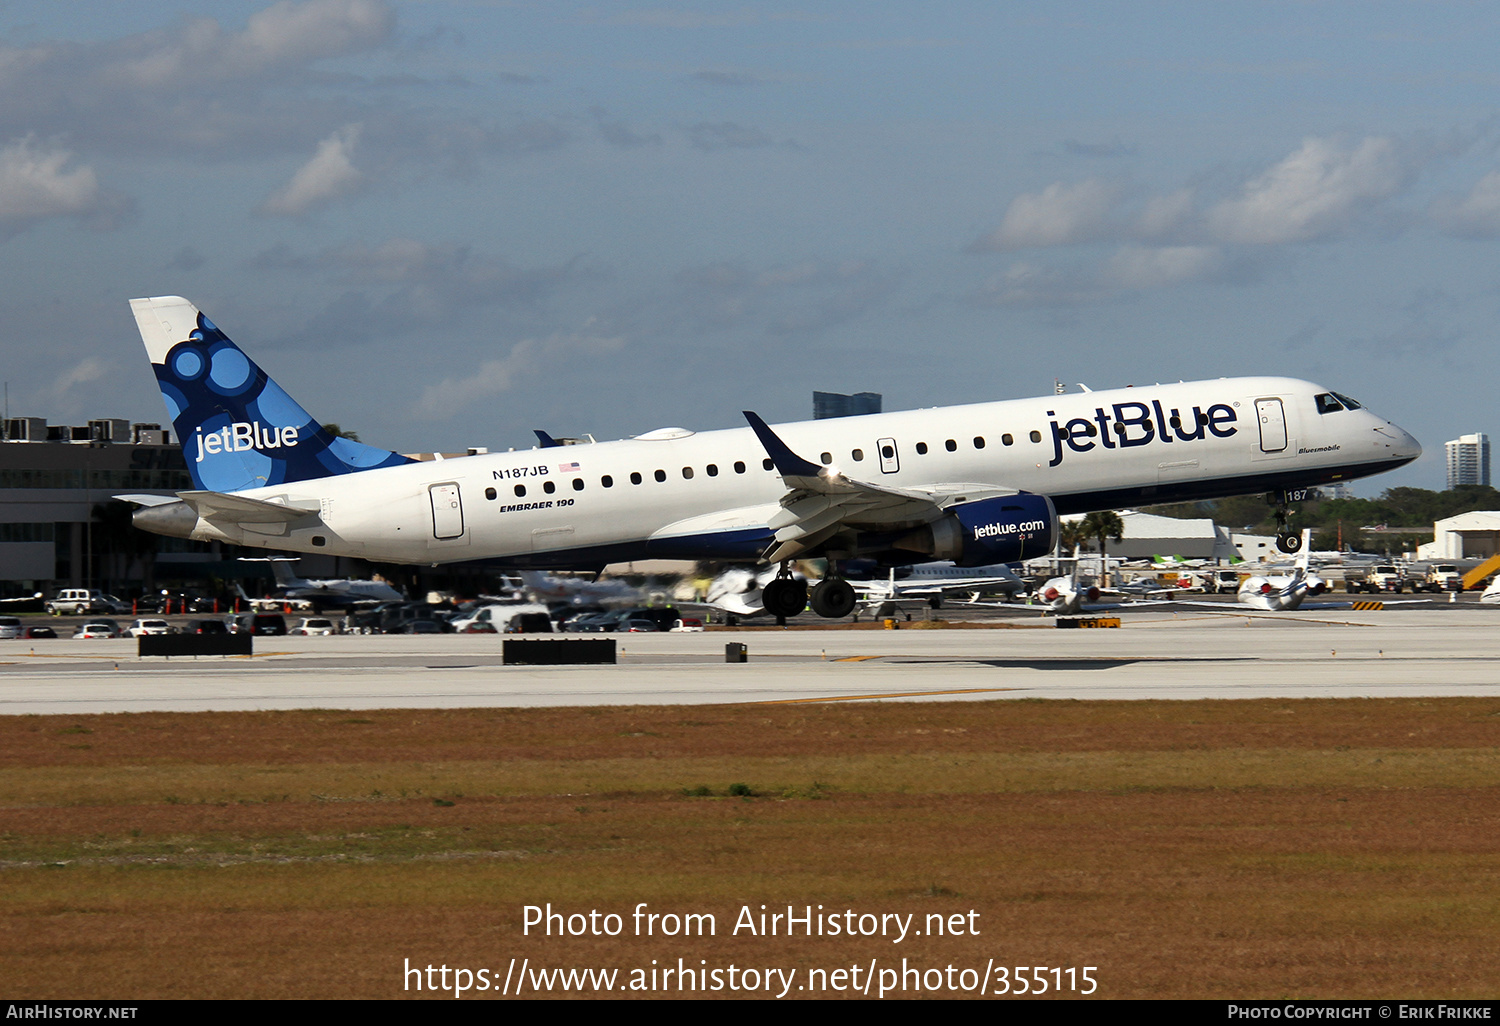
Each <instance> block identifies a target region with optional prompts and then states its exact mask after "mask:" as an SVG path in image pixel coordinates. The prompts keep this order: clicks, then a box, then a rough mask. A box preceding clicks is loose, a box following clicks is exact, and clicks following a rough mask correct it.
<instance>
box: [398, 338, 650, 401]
mask: <svg viewBox="0 0 1500 1026" xmlns="http://www.w3.org/2000/svg"><path fill="white" fill-rule="evenodd" d="M624 344H625V340H624V339H623V338H620V337H613V338H603V337H600V336H597V335H583V334H577V333H572V332H554V333H553V334H552V335H549V336H548V337H546V338H542V339H537V338H528V339H523V340H521V341H520V342H517V343H516V344H515V345H514V346H513V347H511V351H510V352H509V353H507V354H506V355H505V356H503V357H501V358H500V359H498V360H486V361H484V362H483V363H481V364H480V365H479V366H478V367H476V368H474V370H473V371H472V372H470V373H468V374H466V375H464V376H463V377H461V378H445V379H444V380H442V381H440V382H438V383H437V384H435V385H428V386H427V387H426V388H424V389H423V390H422V398H421V400H420V401H419V402H418V403H417V406H416V408H415V409H414V410H413V411H412V412H413V415H414V416H415V417H417V418H419V419H422V420H448V419H450V418H452V417H454V416H456V415H457V414H458V413H459V412H460V411H461V410H463V409H464V408H465V407H467V406H469V405H470V404H472V403H475V402H478V401H479V400H481V399H488V398H490V397H491V396H496V395H500V394H502V393H504V392H508V391H510V389H511V388H512V387H513V386H514V385H515V383H516V382H517V380H518V379H521V378H524V377H526V376H528V375H530V374H533V373H535V372H536V371H537V370H539V369H540V368H542V367H544V366H552V367H558V366H566V364H567V361H568V360H570V359H575V358H577V357H579V356H589V355H599V354H604V353H612V352H615V351H617V350H619V349H620V348H621V347H622V346H624Z"/></svg>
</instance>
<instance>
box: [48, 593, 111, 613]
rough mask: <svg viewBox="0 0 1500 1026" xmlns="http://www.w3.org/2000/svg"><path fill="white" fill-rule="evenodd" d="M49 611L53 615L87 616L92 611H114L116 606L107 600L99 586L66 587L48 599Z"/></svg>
mask: <svg viewBox="0 0 1500 1026" xmlns="http://www.w3.org/2000/svg"><path fill="white" fill-rule="evenodd" d="M47 612H49V613H51V614H52V615H53V616H63V615H64V614H71V615H73V616H87V615H89V614H91V613H112V612H114V606H113V605H111V604H110V603H109V602H108V601H106V600H105V598H104V593H103V592H102V591H100V590H99V589H97V588H64V589H62V590H61V591H59V592H58V593H57V594H56V595H55V596H53V597H52V598H50V599H48V600H47Z"/></svg>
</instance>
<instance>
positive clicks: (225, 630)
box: [182, 620, 231, 634]
mask: <svg viewBox="0 0 1500 1026" xmlns="http://www.w3.org/2000/svg"><path fill="white" fill-rule="evenodd" d="M182 633H184V634H229V633H231V632H230V630H229V625H228V624H227V623H225V622H224V621H223V620H189V621H188V622H187V623H186V624H185V625H184V626H183V628H182Z"/></svg>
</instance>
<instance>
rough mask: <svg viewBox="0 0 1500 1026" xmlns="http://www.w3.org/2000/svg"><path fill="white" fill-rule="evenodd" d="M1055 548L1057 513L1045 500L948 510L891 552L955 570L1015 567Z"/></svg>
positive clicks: (1012, 498)
mask: <svg viewBox="0 0 1500 1026" xmlns="http://www.w3.org/2000/svg"><path fill="white" fill-rule="evenodd" d="M1056 544H1057V510H1056V509H1054V508H1053V506H1052V500H1051V499H1049V498H1047V497H1046V496H1045V495H1031V494H1028V493H1022V494H1019V495H1004V496H1000V497H998V498H994V499H981V500H979V501H978V502H964V503H960V504H959V505H957V506H950V507H949V508H948V511H947V513H946V514H945V515H944V516H943V517H942V518H941V519H939V520H935V521H933V522H932V523H930V524H927V525H925V526H923V527H919V528H918V529H917V530H915V531H913V532H911V533H910V534H908V535H906V536H905V537H903V538H902V539H901V540H899V541H898V542H896V548H898V549H909V550H913V551H916V552H922V553H925V554H926V555H927V556H928V557H929V558H931V559H951V560H952V561H953V562H954V563H956V564H957V565H959V566H987V565H989V564H991V563H1015V562H1019V561H1021V560H1024V559H1034V558H1036V557H1037V556H1045V555H1046V554H1047V553H1049V552H1051V551H1052V549H1053V547H1054V546H1055V545H1056Z"/></svg>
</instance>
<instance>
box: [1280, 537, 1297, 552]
mask: <svg viewBox="0 0 1500 1026" xmlns="http://www.w3.org/2000/svg"><path fill="white" fill-rule="evenodd" d="M1276 547H1277V548H1278V549H1280V550H1281V551H1282V552H1286V553H1292V552H1296V551H1298V550H1300V549H1301V548H1302V536H1301V535H1300V534H1278V535H1277V536H1276Z"/></svg>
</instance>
